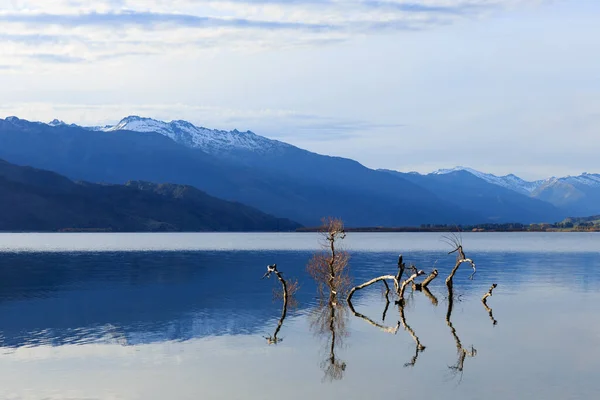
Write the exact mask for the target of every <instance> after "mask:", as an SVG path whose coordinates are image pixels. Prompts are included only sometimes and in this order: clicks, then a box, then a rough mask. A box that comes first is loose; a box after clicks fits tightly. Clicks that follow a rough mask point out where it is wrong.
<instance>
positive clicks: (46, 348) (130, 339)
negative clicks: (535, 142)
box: [0, 251, 600, 400]
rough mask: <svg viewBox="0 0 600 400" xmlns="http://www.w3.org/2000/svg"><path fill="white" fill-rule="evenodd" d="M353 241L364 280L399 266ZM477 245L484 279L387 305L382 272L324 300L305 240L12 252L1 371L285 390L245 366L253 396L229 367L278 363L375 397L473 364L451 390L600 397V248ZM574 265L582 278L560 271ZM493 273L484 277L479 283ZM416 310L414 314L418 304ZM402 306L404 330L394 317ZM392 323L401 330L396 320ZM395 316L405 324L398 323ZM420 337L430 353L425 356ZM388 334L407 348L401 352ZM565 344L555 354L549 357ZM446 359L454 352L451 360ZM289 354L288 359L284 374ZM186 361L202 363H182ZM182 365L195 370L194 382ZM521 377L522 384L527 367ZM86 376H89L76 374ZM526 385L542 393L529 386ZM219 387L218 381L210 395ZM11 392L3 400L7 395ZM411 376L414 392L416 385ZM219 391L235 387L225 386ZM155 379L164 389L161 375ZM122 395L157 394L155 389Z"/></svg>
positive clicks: (308, 387) (280, 372)
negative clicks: (301, 246)
mask: <svg viewBox="0 0 600 400" xmlns="http://www.w3.org/2000/svg"><path fill="white" fill-rule="evenodd" d="M351 255H352V259H351V261H350V264H351V266H352V272H353V274H352V275H353V278H354V281H355V282H365V281H367V280H369V279H372V277H374V276H379V275H381V274H382V273H386V272H387V271H393V272H394V273H395V272H396V271H395V264H396V263H395V260H396V257H397V253H372V252H371V253H352V254H351ZM470 255H472V257H473V259H475V260H476V261H477V263H478V270H479V272H478V275H477V279H476V280H473V281H470V280H468V275H469V272H471V271H470V269H469V268H461V269H459V270H457V271H456V274H455V276H454V277H453V286H452V288H450V291H448V287H447V286H446V285H444V280H442V279H436V280H433V281H432V282H431V284H430V285H429V286H428V287H425V288H422V291H421V293H423V294H424V295H425V296H426V297H423V296H421V295H420V293H419V292H418V291H414V294H411V287H407V288H406V292H407V293H406V301H407V303H408V304H409V305H410V307H411V309H410V310H409V308H407V306H404V307H398V309H396V307H390V302H393V299H392V298H391V296H392V295H393V293H390V292H393V291H394V290H393V289H392V285H389V286H388V287H387V289H386V286H385V283H382V284H378V285H382V287H383V290H384V291H386V290H387V291H388V292H387V294H388V296H386V297H385V299H382V298H381V297H380V293H379V287H378V290H377V291H374V290H370V291H367V290H365V291H361V292H360V293H358V294H357V295H356V296H355V298H354V299H353V301H354V304H351V306H350V305H348V306H346V305H345V302H344V301H342V300H343V296H342V295H341V294H340V295H338V296H337V297H335V296H333V297H332V296H331V293H329V295H327V296H326V297H325V299H319V298H315V293H316V292H317V288H316V284H315V283H314V282H313V281H312V280H311V279H310V277H309V275H308V274H307V273H306V263H307V260H309V259H310V257H311V253H310V252H293V251H282V252H273V251H267V252H262V251H249V252H246V251H245V252H183V253H160V252H153V253H133V252H131V253H127V254H124V253H102V254H95V253H86V254H83V253H53V254H47V253H36V254H32V253H20V254H17V253H5V254H3V255H2V257H1V258H0V345H1V346H2V347H3V349H2V351H1V353H2V356H0V369H1V371H2V372H3V373H4V374H5V376H6V382H7V383H6V388H5V390H6V391H9V390H12V392H14V393H21V392H20V391H21V390H22V388H25V387H27V385H30V384H31V385H33V384H34V383H29V382H25V381H24V379H25V378H22V379H21V380H18V379H17V378H18V377H19V376H22V377H29V376H30V375H29V371H30V369H31V370H33V371H38V372H37V373H34V372H32V373H31V374H33V375H32V376H35V377H36V378H35V379H32V380H31V381H35V380H36V379H37V380H39V379H43V377H44V376H46V374H47V375H48V376H52V377H53V379H54V381H47V382H50V383H47V385H48V387H54V386H53V385H58V384H59V383H61V382H62V386H64V387H69V386H70V385H72V386H76V387H78V388H84V386H85V388H84V389H86V390H87V391H86V390H84V389H82V390H81V391H80V392H77V393H82V394H81V395H79V394H78V395H76V396H74V397H75V398H103V396H101V395H98V393H97V392H94V390H93V388H94V386H93V384H92V383H90V384H84V383H83V382H94V380H95V379H97V377H99V376H100V377H101V376H108V375H107V374H109V372H108V371H112V370H114V371H120V372H119V373H125V372H123V371H127V372H126V373H127V377H128V379H127V380H122V381H119V378H118V376H117V375H118V374H116V373H115V374H112V375H110V376H112V377H113V378H112V379H110V380H109V379H108V378H107V379H105V380H104V381H103V384H105V385H108V386H109V387H112V385H114V387H115V388H116V389H115V392H118V391H119V388H118V387H117V385H118V384H120V385H123V386H127V385H129V386H127V387H128V388H130V390H131V391H134V389H131V388H132V387H134V386H135V385H134V383H135V382H140V380H141V379H145V380H147V381H152V380H153V379H148V378H147V375H144V373H145V372H147V371H153V373H154V372H155V373H156V374H155V375H152V376H153V377H154V378H155V379H154V384H155V387H156V388H158V387H159V386H160V387H163V388H166V387H168V386H172V387H171V390H177V386H178V385H181V386H186V387H188V389H189V388H194V387H195V388H196V393H195V394H196V398H198V397H202V398H209V399H212V398H214V399H219V398H240V397H244V398H250V399H252V400H254V399H261V400H262V399H274V398H278V396H277V395H276V394H273V393H271V392H268V391H265V389H264V388H262V387H258V385H254V384H253V383H252V382H253V381H252V380H251V379H250V378H247V379H246V380H247V382H245V385H248V387H251V388H253V389H249V391H248V396H245V395H244V394H245V393H244V392H243V390H238V391H234V389H233V388H225V389H224V386H226V385H227V382H229V381H230V379H231V376H232V375H235V376H248V377H251V378H256V381H258V380H259V379H260V377H259V376H258V374H259V372H255V371H254V370H260V369H261V368H259V366H263V365H269V366H272V367H271V369H272V370H274V371H275V373H276V374H277V376H278V378H280V379H281V380H282V382H284V383H285V385H287V386H285V387H283V389H285V388H286V387H287V389H288V390H289V388H290V387H294V385H296V386H297V383H298V382H300V381H301V382H303V384H302V386H303V387H302V388H301V389H299V390H298V393H294V394H290V399H305V398H310V397H315V398H319V393H320V392H321V391H323V393H325V394H326V395H327V398H331V399H339V398H348V396H346V395H344V396H342V394H341V392H342V391H344V390H346V391H350V390H351V391H352V392H353V393H355V394H356V396H357V397H361V398H362V397H367V396H369V395H370V392H369V393H368V392H366V390H365V389H364V388H365V387H366V386H365V385H364V384H365V383H371V382H373V387H374V386H377V389H375V390H377V394H376V395H375V394H374V395H373V396H376V397H385V396H389V395H391V394H394V393H393V390H392V389H389V390H388V389H386V385H385V384H386V382H389V381H391V380H392V379H397V380H398V382H399V384H400V383H402V384H404V383H406V385H410V383H411V382H412V383H413V384H414V386H415V387H420V388H421V389H420V390H422V391H423V395H424V396H425V397H428V398H429V397H431V398H438V397H441V396H444V395H445V394H446V392H447V389H448V386H444V380H443V377H442V376H441V375H442V374H438V372H439V369H443V370H444V371H448V370H449V371H451V372H452V373H453V374H454V375H460V377H461V379H462V378H463V376H462V375H463V373H464V371H466V373H464V381H463V382H462V384H461V385H460V387H459V388H455V389H454V390H455V392H452V393H453V394H451V395H449V396H450V398H482V397H483V394H482V393H484V392H485V395H486V396H488V397H489V398H491V399H500V398H520V397H521V395H522V397H521V398H531V397H538V398H547V399H561V398H595V396H594V394H595V393H598V391H597V390H595V389H596V388H597V386H596V387H593V385H594V384H595V382H596V381H595V380H594V379H593V378H594V376H595V372H596V371H597V370H598V368H600V364H599V362H598V361H597V360H598V359H600V354H599V353H598V350H596V349H597V348H598V347H600V346H598V345H599V344H600V342H599V340H598V338H600V336H598V333H599V332H600V326H599V325H598V323H597V318H596V316H597V312H596V311H595V309H594V306H595V305H596V304H597V303H598V301H600V297H599V295H598V293H600V258H598V257H597V255H594V254H591V253H586V254H575V253H571V254H556V253H553V254H550V255H548V254H544V253H532V252H529V253H526V254H513V253H502V254H499V253H493V252H492V253H485V252H484V253H472V254H470ZM411 258H412V260H414V263H415V265H417V266H419V265H432V264H433V261H434V260H436V259H440V253H439V252H417V253H413V254H411ZM274 259H275V260H278V261H279V262H280V263H281V269H284V271H283V274H284V277H285V279H286V281H289V279H288V278H290V277H298V281H299V284H301V286H302V290H300V291H298V292H297V293H296V294H295V296H294V297H295V298H296V299H297V300H298V307H297V308H293V307H291V306H290V304H289V303H290V300H289V299H288V306H287V307H284V306H283V305H284V302H283V299H282V298H280V299H279V300H278V302H276V303H275V304H274V303H273V301H272V294H271V291H270V290H268V289H269V288H268V285H267V284H266V282H267V281H266V280H265V281H260V279H259V278H260V277H261V275H262V274H263V272H264V266H265V265H267V264H269V263H270V262H272V260H274ZM280 260H281V261H280ZM283 261H284V262H285V264H284V263H283ZM441 264H443V263H441ZM283 265H285V268H284V267H283ZM453 266H454V263H453V262H451V263H450V265H436V267H437V269H438V270H439V275H440V276H444V277H446V276H447V275H448V274H449V273H450V272H451V269H452V267H453ZM583 266H585V267H583ZM463 269H464V270H463ZM231 271H233V272H234V273H235V276H236V279H233V280H225V279H224V276H225V275H224V273H226V272H231ZM565 274H568V275H569V276H571V277H572V279H569V281H568V282H565V280H564V276H565ZM274 278H275V276H274V275H273V276H272V279H271V280H270V281H269V282H271V283H273V285H274V286H275V287H276V288H277V289H278V290H279V291H280V292H281V284H280V282H279V280H277V279H274ZM482 278H485V283H483V282H481V283H480V282H478V281H479V280H483V279H482ZM383 282H385V281H383ZM491 282H498V284H499V285H498V289H497V290H499V291H498V292H494V296H493V301H492V300H491V299H487V302H485V301H484V302H483V305H484V307H485V311H486V312H487V313H488V315H489V317H490V320H492V323H491V324H490V320H488V318H487V316H486V315H485V314H484V313H483V310H482V309H481V307H482V305H480V304H479V301H480V300H481V294H482V293H484V292H485V291H487V290H488V288H489V284H490V283H491ZM389 289H392V290H389ZM457 291H460V293H461V298H462V299H463V301H462V302H459V300H458V299H457V296H456V293H455V292H457ZM362 292H364V293H362ZM446 294H448V304H447V306H448V309H447V310H439V309H438V308H436V307H435V306H436V305H438V299H439V301H440V302H442V303H443V301H444V300H443V299H444V298H445V297H446ZM413 296H414V297H413ZM440 296H442V297H440ZM340 299H342V300H340ZM444 305H446V304H444ZM489 306H493V307H494V311H495V312H496V313H497V314H498V316H500V317H501V321H502V322H503V323H502V324H498V325H497V326H495V327H493V326H492V324H494V322H495V321H496V320H495V319H494V315H493V314H492V311H491V307H489ZM413 308H414V309H415V310H418V312H415V313H412V312H411V310H412V309H413ZM488 308H489V310H488ZM439 311H442V314H441V315H439V314H438V313H439ZM444 311H445V312H446V316H445V317H444ZM396 312H398V314H397V313H396ZM352 315H354V317H353V316H352ZM380 317H381V318H380ZM396 318H398V322H399V326H402V328H403V329H399V328H398V324H397V321H396ZM555 319H560V321H561V324H552V325H549V322H548V321H553V320H555ZM386 320H387V321H388V322H387V323H386ZM444 325H446V326H444ZM573 326H577V327H578V329H577V330H576V332H575V334H576V338H577V343H579V344H580V345H578V346H575V345H569V343H573V336H572V335H573V334H574V332H573V329H572V327H573ZM373 327H375V329H374V328H373ZM390 328H391V330H393V331H396V335H390V334H389V333H391V332H389V330H390ZM398 330H400V331H402V330H404V331H405V332H406V333H407V334H403V333H402V332H401V333H400V334H398V333H397V331H398ZM448 330H450V333H451V335H448ZM267 332H268V334H267ZM388 332H389V333H388ZM469 335H474V336H472V337H473V338H474V339H473V340H474V341H476V345H477V349H478V350H480V354H477V351H476V350H475V348H474V346H467V344H469V343H470V339H469V337H470V336H469ZM263 336H267V337H270V338H271V339H273V342H276V343H282V342H281V337H282V336H285V341H284V342H283V343H282V344H281V345H278V346H276V347H275V346H267V345H266V344H265V342H264V339H263ZM315 336H316V338H319V340H318V341H317V340H315ZM519 337H543V338H544V340H537V341H535V343H534V344H533V345H531V346H527V347H525V346H518V345H515V343H518V342H519ZM463 340H466V341H467V342H463ZM403 343H405V345H406V348H403V347H402V344H403ZM555 343H565V346H558V347H557V346H556V345H555ZM319 344H321V345H322V346H319V347H318V345H319ZM425 345H426V346H427V351H426V352H425V353H424V354H422V353H423V350H424V349H425ZM390 348H394V351H395V352H398V355H396V356H394V357H390V356H389V353H390ZM455 349H456V353H457V354H456V358H454V351H455ZM521 353H527V357H522V358H520V363H522V364H520V368H519V369H515V368H514V367H512V365H513V364H511V362H510V361H509V360H512V359H516V358H517V357H519V355H520V354H521ZM398 356H399V357H401V358H400V360H401V362H402V363H403V364H404V365H406V366H407V367H411V366H414V367H415V368H413V369H410V368H406V369H401V370H402V371H404V372H403V373H399V372H398V370H397V368H394V367H395V366H397V359H398ZM475 356H476V357H475ZM554 358H556V360H558V361H559V362H555V363H550V362H540V361H539V360H542V361H546V360H551V359H554ZM23 359H24V360H25V361H23ZM221 359H223V360H226V361H227V362H225V361H220V360H221ZM182 360H183V361H182ZM291 361H293V366H290V365H291V364H292V363H291ZM447 361H450V362H447ZM180 362H183V363H184V366H185V368H184V367H183V366H179V365H180V364H178V363H180ZM220 363H222V364H223V365H221V364H220ZM164 364H169V365H171V364H172V366H173V367H172V370H171V375H170V377H174V378H175V381H173V382H172V383H170V382H169V381H166V380H160V379H159V378H158V377H160V376H161V374H162V373H163V372H164V369H163V367H162V366H163V365H164ZM447 364H451V365H450V368H449V369H447V368H446V365H447ZM465 364H466V365H465ZM551 364H552V367H550V366H549V365H551ZM348 365H349V366H350V367H351V368H347V366H348ZM484 365H485V368H484V367H483V366H484ZM319 366H320V367H321V369H319ZM547 366H548V367H547ZM290 368H291V371H292V372H288V371H289V369H290ZM188 370H189V371H193V372H194V373H193V374H192V373H189V374H187V372H186V371H188ZM200 370H201V372H202V374H200V373H199V371H200ZM409 370H410V372H409ZM11 371H14V372H11ZM218 371H221V372H218ZM488 371H489V372H488ZM574 371H576V373H575V372H574ZM524 373H526V374H524ZM10 374H13V375H10ZM102 374H104V375H102ZM17 375H19V376H17ZM184 375H185V376H187V377H189V379H188V380H183V378H181V377H182V376H184ZM524 375H526V376H527V377H528V378H527V382H521V381H519V379H523V378H522V376H524ZM70 376H73V378H72V379H71V378H68V377H70ZM81 376H83V377H84V378H86V379H87V380H85V379H79V377H81ZM493 376H503V377H506V380H505V381H503V382H505V383H503V384H502V385H503V386H501V387H499V386H494V385H496V383H495V380H494V379H492V377H493ZM76 377H77V378H76ZM178 377H179V380H177V379H178ZM320 378H323V380H325V381H339V380H341V379H342V378H343V381H342V382H341V385H336V384H335V383H334V384H331V385H330V384H328V385H322V386H319V385H320V383H319V381H320ZM48 379H49V378H48ZM561 379H564V384H563V383H560V382H563V381H561ZM117 382H121V383H117ZM174 382H177V383H174ZM506 382H508V383H506ZM520 382H521V383H520ZM556 382H559V383H556ZM86 385H87V386H86ZM281 385H284V384H283V383H282V384H281ZM281 385H280V386H278V388H282V386H281ZM361 385H362V386H361ZM531 385H533V386H535V388H536V393H531V392H528V390H529V389H528V388H529V387H531ZM551 385H555V387H553V388H552V390H550V389H548V388H549V387H550V386H551ZM457 386H459V385H457ZM556 386H559V387H556ZM324 387H327V388H324ZM210 388H212V392H211V393H212V395H210V394H209V395H206V396H203V393H204V392H203V391H204V390H209V389H210ZM336 388H337V389H336ZM345 388H347V389H345ZM487 388H494V390H496V389H498V388H500V389H499V390H500V392H499V393H500V394H498V395H495V394H494V393H495V392H494V393H492V392H487V391H486V390H487ZM484 389H486V390H484ZM2 390H3V389H1V388H0V398H5V397H7V398H10V397H9V396H8V395H5V394H6V393H5V392H3V391H2ZM58 390H59V389H57V393H58V394H56V393H54V394H52V393H50V394H45V395H39V396H35V395H32V397H33V398H53V397H52V396H54V397H58V398H61V395H62V397H65V396H66V395H64V393H61V392H59V391H58ZM135 390H137V389H135ZM410 390H411V389H407V391H408V392H407V396H408V395H411V396H413V395H415V394H414V393H411V392H410ZM221 391H226V392H227V394H228V396H225V395H219V393H221ZM470 391H472V392H470ZM537 391H540V393H538V392H537ZM12 392H8V393H9V394H10V393H12ZM147 392H148V391H147ZM159 392H160V393H161V394H162V395H163V397H162V398H168V396H165V392H166V389H165V390H162V391H159ZM36 393H37V392H36ZM44 393H47V392H44ZM65 393H67V392H65ZM136 393H137V392H136ZM157 393H158V392H157ZM215 393H217V394H215ZM325 394H324V396H325ZM417 394H418V393H417ZM538 395H539V396H538ZM3 396H4V397H3ZM67 397H68V396H67ZM71 397H73V396H71ZM104 397H105V398H111V397H110V396H109V395H106V396H104ZM113 397H114V396H113ZM122 397H124V398H134V399H135V398H145V399H158V398H161V397H159V395H158V394H156V395H152V394H151V395H150V396H146V397H141V396H137V397H136V396H135V395H131V396H122ZM182 398H183V397H182ZM185 398H194V397H192V396H188V397H185Z"/></svg>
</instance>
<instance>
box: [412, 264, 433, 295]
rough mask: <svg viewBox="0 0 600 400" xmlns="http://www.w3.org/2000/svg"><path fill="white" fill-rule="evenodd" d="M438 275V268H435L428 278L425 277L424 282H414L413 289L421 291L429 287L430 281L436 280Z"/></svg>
mask: <svg viewBox="0 0 600 400" xmlns="http://www.w3.org/2000/svg"><path fill="white" fill-rule="evenodd" d="M437 276H438V270H437V269H434V270H433V271H432V272H431V273H430V274H429V275H428V276H427V278H425V279H424V280H423V282H421V283H413V290H418V291H421V290H423V289H426V288H427V285H429V283H430V282H431V281H432V280H434V279H435V278H437Z"/></svg>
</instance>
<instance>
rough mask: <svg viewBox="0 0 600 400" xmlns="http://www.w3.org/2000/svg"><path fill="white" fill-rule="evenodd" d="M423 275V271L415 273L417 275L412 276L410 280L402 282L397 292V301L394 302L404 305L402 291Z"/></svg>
mask: <svg viewBox="0 0 600 400" xmlns="http://www.w3.org/2000/svg"><path fill="white" fill-rule="evenodd" d="M423 274H425V271H417V273H415V274H412V275H411V276H410V278H408V279H407V280H405V281H404V282H402V286H400V290H399V291H398V300H397V301H396V304H401V305H402V304H404V291H405V290H406V287H407V286H408V285H409V284H410V283H412V282H413V281H414V280H415V278H416V277H417V276H419V275H423Z"/></svg>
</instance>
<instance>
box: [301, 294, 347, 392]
mask: <svg viewBox="0 0 600 400" xmlns="http://www.w3.org/2000/svg"><path fill="white" fill-rule="evenodd" d="M335 297H336V296H335V294H333V293H332V294H331V295H330V297H329V299H328V301H326V302H321V304H320V305H319V307H317V308H316V309H315V310H314V312H313V314H312V319H311V324H310V326H311V329H312V330H313V332H314V333H315V334H316V335H317V336H321V337H325V338H327V346H326V351H325V359H324V360H323V361H322V362H321V369H323V371H324V373H325V376H324V378H323V379H324V380H327V381H330V382H331V381H334V380H340V379H342V378H343V377H344V371H345V370H346V363H345V362H344V361H342V360H340V359H339V358H338V357H337V356H336V354H335V351H336V347H339V346H341V345H342V341H343V338H344V337H346V336H348V330H347V326H346V325H347V322H348V308H347V307H346V306H345V305H343V304H340V303H338V302H337V300H336V298H335Z"/></svg>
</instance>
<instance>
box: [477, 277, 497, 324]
mask: <svg viewBox="0 0 600 400" xmlns="http://www.w3.org/2000/svg"><path fill="white" fill-rule="evenodd" d="M496 286H498V285H496V284H495V283H494V284H493V285H492V287H490V290H488V292H487V293H486V294H484V295H483V297H482V298H481V302H482V303H483V306H484V307H485V310H486V311H487V312H488V315H489V316H490V319H491V320H492V325H496V324H497V323H498V321H496V319H494V314H493V313H492V309H491V308H490V307H488V305H487V298H488V297H490V296H491V295H492V292H493V291H494V289H496Z"/></svg>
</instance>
